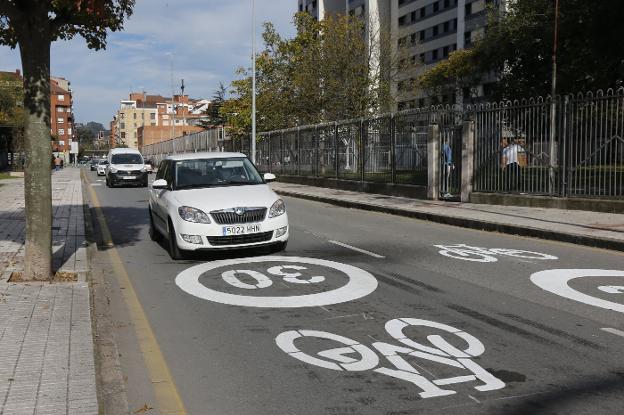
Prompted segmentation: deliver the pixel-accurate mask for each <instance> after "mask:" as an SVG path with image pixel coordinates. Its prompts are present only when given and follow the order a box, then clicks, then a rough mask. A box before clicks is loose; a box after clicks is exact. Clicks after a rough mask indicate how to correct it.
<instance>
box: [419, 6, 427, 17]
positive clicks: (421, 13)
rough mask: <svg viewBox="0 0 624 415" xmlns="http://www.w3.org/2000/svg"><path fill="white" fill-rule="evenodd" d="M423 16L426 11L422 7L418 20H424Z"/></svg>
mask: <svg viewBox="0 0 624 415" xmlns="http://www.w3.org/2000/svg"><path fill="white" fill-rule="evenodd" d="M425 14H426V10H425V8H424V7H423V8H422V9H420V18H421V19H422V18H424V17H425Z"/></svg>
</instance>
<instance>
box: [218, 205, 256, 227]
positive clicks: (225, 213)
mask: <svg viewBox="0 0 624 415" xmlns="http://www.w3.org/2000/svg"><path fill="white" fill-rule="evenodd" d="M266 211H267V209H266V208H247V210H246V211H245V212H244V213H243V214H242V215H237V214H236V212H235V211H234V209H224V210H215V211H212V212H210V215H212V217H213V219H214V220H215V222H216V223H218V224H219V225H233V224H237V223H252V222H262V221H263V220H264V217H265V216H266Z"/></svg>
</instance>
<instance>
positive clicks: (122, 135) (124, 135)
mask: <svg viewBox="0 0 624 415" xmlns="http://www.w3.org/2000/svg"><path fill="white" fill-rule="evenodd" d="M121 138H124V139H125V138H126V133H124V132H123V131H122V132H121Z"/></svg>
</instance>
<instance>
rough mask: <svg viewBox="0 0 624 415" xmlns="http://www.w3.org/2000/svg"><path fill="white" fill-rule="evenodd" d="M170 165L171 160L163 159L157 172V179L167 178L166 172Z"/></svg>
mask: <svg viewBox="0 0 624 415" xmlns="http://www.w3.org/2000/svg"><path fill="white" fill-rule="evenodd" d="M168 165H169V162H168V161H166V160H163V161H161V162H160V164H159V165H158V173H156V180H160V179H164V178H165V173H166V172H167V166H168ZM165 180H166V179H165Z"/></svg>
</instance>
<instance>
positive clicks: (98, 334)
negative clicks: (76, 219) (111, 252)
mask: <svg viewBox="0 0 624 415" xmlns="http://www.w3.org/2000/svg"><path fill="white" fill-rule="evenodd" d="M80 180H81V181H82V185H83V186H82V201H83V203H82V209H83V212H84V218H85V220H84V222H85V236H86V238H85V239H86V243H87V261H88V263H89V265H90V267H89V271H88V275H87V277H88V281H89V290H90V297H91V315H92V318H91V326H92V332H93V344H94V346H95V365H96V382H97V395H98V406H99V413H100V414H103V415H119V414H130V405H129V404H128V395H127V393H126V385H125V382H124V378H123V372H122V370H121V363H120V361H119V349H118V348H117V342H116V340H115V335H114V332H113V320H112V317H111V313H110V306H109V302H108V301H109V299H108V297H107V295H106V288H105V285H104V279H103V277H102V275H101V274H100V273H97V272H93V268H92V267H91V265H92V264H93V258H94V257H95V256H96V253H97V245H96V240H95V230H94V229H93V222H92V217H91V205H90V203H89V201H90V199H89V193H88V190H87V189H88V188H87V186H88V185H89V182H88V180H87V179H86V176H85V175H84V171H83V170H81V171H80Z"/></svg>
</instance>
